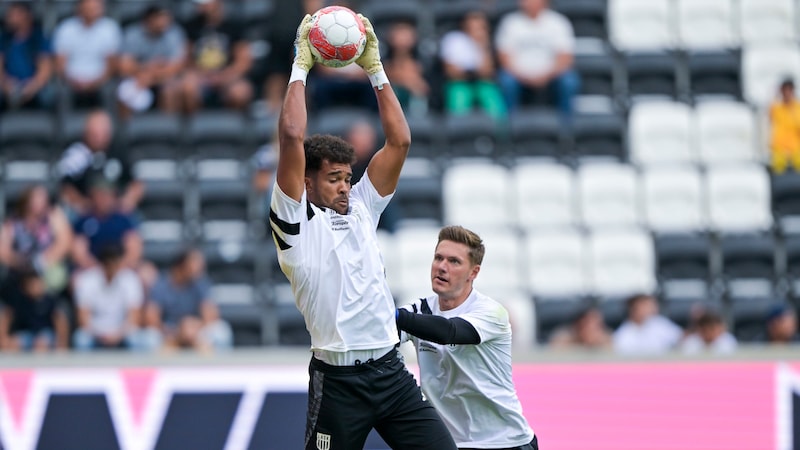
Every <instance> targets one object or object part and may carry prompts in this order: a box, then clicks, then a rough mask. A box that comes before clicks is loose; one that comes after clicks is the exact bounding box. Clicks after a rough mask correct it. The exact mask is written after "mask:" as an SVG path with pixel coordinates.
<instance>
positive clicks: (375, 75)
mask: <svg viewBox="0 0 800 450" xmlns="http://www.w3.org/2000/svg"><path fill="white" fill-rule="evenodd" d="M358 18H359V19H361V22H363V23H364V31H365V32H366V33H367V44H366V46H365V47H364V52H363V53H361V56H359V57H358V59H357V60H356V64H358V65H359V66H361V67H363V68H364V71H365V72H367V76H369V81H370V82H371V83H372V85H373V86H374V87H376V88H378V89H383V85H384V84H389V78H388V77H387V76H386V72H384V71H383V63H381V50H380V47H379V45H378V36H377V35H376V34H375V28H373V27H372V23H370V21H369V19H367V18H366V17H364V16H363V15H361V14H359V15H358Z"/></svg>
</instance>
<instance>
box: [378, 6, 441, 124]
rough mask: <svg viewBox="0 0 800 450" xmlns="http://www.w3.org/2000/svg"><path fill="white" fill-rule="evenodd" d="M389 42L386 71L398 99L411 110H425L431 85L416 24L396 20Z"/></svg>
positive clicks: (408, 110)
mask: <svg viewBox="0 0 800 450" xmlns="http://www.w3.org/2000/svg"><path fill="white" fill-rule="evenodd" d="M386 44H387V46H388V48H387V52H386V56H385V57H384V58H383V65H384V67H385V68H386V74H387V75H388V76H389V78H391V79H392V88H393V89H394V92H395V94H396V95H397V100H399V101H400V105H402V106H403V109H404V110H405V111H406V112H407V114H412V115H414V114H416V115H423V114H425V113H426V112H427V109H428V92H430V86H429V85H428V82H427V81H426V80H425V75H424V74H423V70H422V64H421V63H420V62H419V51H418V49H417V45H418V37H417V27H416V24H415V23H414V22H409V21H398V22H395V23H393V24H392V26H391V27H390V28H389V33H388V36H387V39H386Z"/></svg>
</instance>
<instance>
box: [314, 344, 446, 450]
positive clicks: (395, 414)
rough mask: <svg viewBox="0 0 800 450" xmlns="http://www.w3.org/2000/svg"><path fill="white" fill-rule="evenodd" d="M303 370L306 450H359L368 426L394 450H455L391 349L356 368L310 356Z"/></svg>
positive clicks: (438, 419) (436, 414)
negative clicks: (306, 378) (305, 372)
mask: <svg viewBox="0 0 800 450" xmlns="http://www.w3.org/2000/svg"><path fill="white" fill-rule="evenodd" d="M308 373H309V376H310V380H309V383H308V421H307V423H306V437H305V447H304V448H305V449H306V450H361V449H362V448H364V443H365V441H366V439H367V435H368V434H369V432H370V431H371V430H372V429H373V428H374V429H375V430H376V431H377V432H378V434H380V436H381V437H382V438H383V440H384V441H385V442H386V443H387V444H389V446H390V447H391V448H392V449H394V450H426V449H428V450H456V445H455V443H454V442H453V438H452V437H451V436H450V433H449V432H448V431H447V428H446V427H445V425H444V422H442V419H441V418H440V417H439V414H438V413H437V412H436V410H435V409H434V408H433V405H431V404H430V403H428V402H427V401H426V400H423V398H422V392H421V391H420V389H419V387H418V386H417V383H416V381H414V377H413V376H412V375H411V373H409V372H408V371H407V370H406V367H405V364H404V363H403V361H401V360H400V358H399V357H398V354H397V351H396V350H392V351H390V352H389V353H387V354H386V355H385V356H383V357H381V358H380V359H378V360H375V361H368V362H365V363H362V364H359V365H356V366H332V365H329V364H326V363H324V362H322V361H320V360H318V359H316V358H313V357H312V358H311V363H310V364H309V368H308Z"/></svg>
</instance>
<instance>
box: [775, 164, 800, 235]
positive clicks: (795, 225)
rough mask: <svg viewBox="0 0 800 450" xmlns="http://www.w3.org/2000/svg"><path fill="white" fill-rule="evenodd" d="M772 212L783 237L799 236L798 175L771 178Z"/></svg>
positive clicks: (799, 198)
mask: <svg viewBox="0 0 800 450" xmlns="http://www.w3.org/2000/svg"><path fill="white" fill-rule="evenodd" d="M771 190H772V211H773V215H774V217H775V219H776V220H777V222H778V225H779V226H780V230H781V232H782V233H783V234H784V235H787V234H792V235H796V234H800V175H799V174H796V173H792V172H789V173H785V174H783V175H778V176H773V177H772V189H771Z"/></svg>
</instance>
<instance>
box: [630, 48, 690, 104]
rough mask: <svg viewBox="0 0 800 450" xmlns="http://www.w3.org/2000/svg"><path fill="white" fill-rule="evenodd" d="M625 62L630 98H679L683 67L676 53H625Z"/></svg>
mask: <svg viewBox="0 0 800 450" xmlns="http://www.w3.org/2000/svg"><path fill="white" fill-rule="evenodd" d="M624 62H625V72H626V78H625V80H626V85H625V93H626V94H627V95H628V96H630V97H637V96H666V97H670V98H676V97H677V96H678V92H679V86H678V80H679V75H678V71H679V70H680V69H681V68H682V65H681V64H679V58H678V55H676V54H675V53H671V52H667V51H651V52H642V51H635V52H633V51H632V52H628V53H625V55H624ZM681 78H682V77H681Z"/></svg>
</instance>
